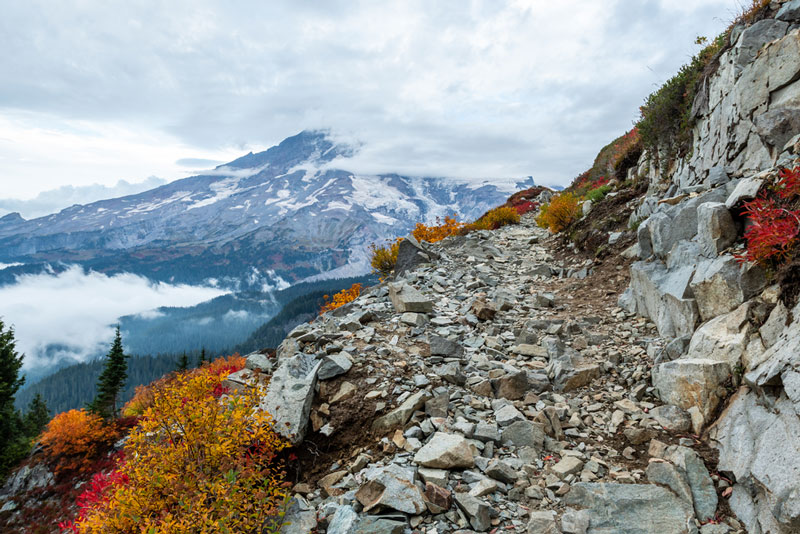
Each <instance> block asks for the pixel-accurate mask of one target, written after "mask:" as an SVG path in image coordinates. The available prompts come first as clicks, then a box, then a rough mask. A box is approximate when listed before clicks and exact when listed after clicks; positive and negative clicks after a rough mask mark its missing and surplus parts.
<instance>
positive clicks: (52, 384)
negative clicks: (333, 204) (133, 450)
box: [16, 276, 377, 415]
mask: <svg viewBox="0 0 800 534" xmlns="http://www.w3.org/2000/svg"><path fill="white" fill-rule="evenodd" d="M376 282H377V279H376V278H375V277H374V276H360V277H352V278H340V279H333V280H324V281H320V282H312V283H303V284H299V285H297V286H293V287H290V288H288V289H285V290H283V291H278V292H275V293H273V294H272V298H273V299H274V302H275V306H276V307H279V308H281V311H280V312H279V313H278V314H277V315H276V316H275V317H273V318H272V319H270V320H269V321H267V322H266V323H264V324H262V325H261V326H259V327H258V328H256V329H255V331H253V330H252V329H251V330H250V331H249V332H250V335H249V337H247V338H246V339H245V341H243V342H239V343H236V344H229V345H227V347H228V348H223V349H219V348H215V347H219V345H212V346H211V347H203V348H204V349H205V350H206V358H207V359H214V358H216V357H217V356H223V355H229V354H233V353H234V352H238V353H239V354H247V353H249V352H253V351H255V350H259V349H262V348H275V347H277V346H278V345H279V344H280V343H281V341H283V339H284V338H285V337H286V334H287V333H289V331H291V330H292V328H294V327H295V326H297V325H298V324H300V323H303V322H306V321H310V320H311V319H313V318H314V317H315V316H316V315H317V313H318V312H319V309H320V307H321V306H322V303H323V302H324V298H323V297H324V295H326V294H327V295H331V294H333V293H336V292H338V291H340V290H341V289H344V288H348V287H350V286H351V285H353V284H355V283H361V284H364V285H371V284H374V283H376ZM228 297H230V296H227V295H226V296H223V297H219V298H218V299H213V300H212V301H209V302H207V303H203V304H200V305H198V306H194V307H192V308H188V309H181V308H164V309H162V311H164V312H165V316H164V318H166V317H171V322H172V323H173V324H174V325H181V324H182V323H181V321H180V318H183V319H189V320H191V319H192V318H194V317H197V316H198V315H202V316H205V317H208V316H212V315H216V316H217V317H219V316H221V315H224V313H225V312H224V311H223V310H224V304H225V303H227V304H229V305H230V304H231V301H230V300H229V299H228ZM259 297H261V298H263V295H256V294H252V293H249V294H242V295H237V296H236V299H237V302H238V303H239V304H241V303H242V302H244V301H247V300H249V299H252V300H253V301H257V300H260V299H259ZM254 308H255V306H254ZM240 309H241V308H240ZM193 310H194V311H193ZM173 312H174V314H173ZM195 312H196V313H195ZM159 319H161V318H159ZM131 321H132V322H131V323H127V322H125V321H123V330H125V329H126V328H128V327H129V326H130V325H132V324H135V323H136V322H138V321H133V320H132V319H131ZM142 326H146V325H142V324H140V325H139V327H140V328H141V327H142ZM167 327H168V324H167V323H166V322H161V321H156V323H154V324H151V325H150V329H149V330H148V331H147V335H153V336H157V335H168V334H169V332H166V331H161V330H160V329H161V328H167ZM206 330H211V331H212V332H213V330H214V329H212V328H209V325H206ZM192 331H195V329H194V327H193V328H191V329H189V330H181V332H182V335H191V333H190V332H192ZM244 335H247V334H246V333H245V334H244ZM139 336H141V337H139ZM144 336H145V333H144V332H137V334H135V335H134V337H135V339H141V338H142V337H144ZM168 337H169V336H168ZM170 339H173V340H176V339H179V336H175V335H173V336H172V337H171V338H170ZM203 339H206V338H205V337H203ZM240 339H241V338H240ZM110 341H111V340H109V342H110ZM122 341H123V345H124V347H125V349H126V352H128V351H127V349H128V346H129V345H128V344H127V341H126V339H125V338H123V340H122ZM171 346H173V345H171ZM196 346H197V340H196V339H192V338H186V344H185V345H184V347H196ZM176 348H179V347H176ZM183 352H184V350H170V351H163V352H159V353H158V354H156V355H155V356H151V355H142V356H132V357H131V358H130V359H129V360H128V382H127V386H126V388H125V390H124V391H123V393H122V399H123V402H127V401H128V400H129V399H130V398H131V397H132V396H133V393H134V390H135V388H136V386H138V385H141V384H149V383H150V382H152V381H153V380H156V379H158V378H160V377H162V376H163V375H165V374H167V373H169V372H171V371H174V370H175V369H176V368H177V367H178V360H179V359H180V357H181V355H182V354H183ZM185 352H186V354H187V355H188V357H189V366H190V367H196V366H197V365H198V362H199V359H200V353H201V349H200V348H193V349H191V350H186V351H185ZM102 370H103V361H102V360H93V361H90V362H86V363H79V364H73V365H70V366H68V367H64V368H62V369H60V370H58V371H56V372H55V373H53V374H52V375H50V376H47V377H45V378H43V379H41V380H40V381H38V382H36V383H34V384H32V385H29V386H28V387H25V388H24V389H22V390H20V391H19V392H18V393H17V395H16V405H17V406H18V407H19V408H20V409H21V410H24V409H25V408H26V407H27V406H28V405H29V404H30V401H31V400H32V399H33V397H34V396H35V395H36V394H37V393H41V395H42V397H43V398H44V400H45V402H46V403H47V407H48V409H49V410H50V413H51V415H54V414H56V413H59V412H63V411H66V410H70V409H73V408H80V407H83V406H85V405H86V404H87V403H89V402H90V401H91V400H92V399H93V398H94V396H95V385H96V383H97V377H98V376H99V375H100V373H101V372H102Z"/></svg>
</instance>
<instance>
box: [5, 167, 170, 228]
mask: <svg viewBox="0 0 800 534" xmlns="http://www.w3.org/2000/svg"><path fill="white" fill-rule="evenodd" d="M165 183H167V181H166V180H164V179H162V178H158V177H157V176H150V177H149V178H147V179H146V180H144V181H141V182H136V183H130V182H127V181H125V180H119V181H118V182H117V183H116V184H114V185H111V186H107V185H102V184H93V185H85V186H78V187H75V186H72V185H65V186H62V187H59V188H57V189H52V190H49V191H43V192H41V193H39V194H38V195H36V197H34V198H32V199H28V200H19V199H15V198H0V216H2V215H5V214H7V213H11V212H15V211H16V212H19V213H20V214H21V215H22V216H23V217H24V218H26V219H32V218H35V217H43V216H45V215H49V214H51V213H56V212H58V211H61V210H62V209H64V208H68V207H70V206H73V205H75V204H89V203H90V202H95V201H97V200H104V199H107V198H116V197H123V196H126V195H135V194H136V193H141V192H142V191H148V190H150V189H153V188H155V187H158V186H160V185H164V184H165Z"/></svg>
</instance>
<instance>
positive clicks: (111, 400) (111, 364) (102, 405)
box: [89, 326, 128, 419]
mask: <svg viewBox="0 0 800 534" xmlns="http://www.w3.org/2000/svg"><path fill="white" fill-rule="evenodd" d="M127 358H128V356H127V355H126V354H125V352H124V351H123V349H122V336H121V335H120V332H119V326H117V333H116V335H115V336H114V342H113V343H112V344H111V350H110V351H109V352H108V355H107V356H106V361H105V366H104V367H103V372H102V373H100V376H99V377H98V379H97V396H96V397H95V398H94V400H93V401H92V403H91V404H90V405H89V409H90V410H91V411H93V412H95V413H96V414H98V415H100V416H101V417H103V418H104V419H111V418H113V417H117V415H118V411H117V401H118V397H119V393H120V391H122V389H123V388H124V387H125V380H126V379H127V378H128V362H127Z"/></svg>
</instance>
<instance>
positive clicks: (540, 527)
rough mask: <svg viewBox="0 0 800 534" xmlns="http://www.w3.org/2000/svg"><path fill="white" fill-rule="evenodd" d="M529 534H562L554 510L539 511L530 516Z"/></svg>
mask: <svg viewBox="0 0 800 534" xmlns="http://www.w3.org/2000/svg"><path fill="white" fill-rule="evenodd" d="M529 516H530V521H528V534H561V531H560V530H559V529H558V526H557V525H556V513H555V512H554V511H553V510H537V511H534V512H531V513H530V514H529Z"/></svg>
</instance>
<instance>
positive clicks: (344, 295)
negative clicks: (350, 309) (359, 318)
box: [319, 284, 361, 313]
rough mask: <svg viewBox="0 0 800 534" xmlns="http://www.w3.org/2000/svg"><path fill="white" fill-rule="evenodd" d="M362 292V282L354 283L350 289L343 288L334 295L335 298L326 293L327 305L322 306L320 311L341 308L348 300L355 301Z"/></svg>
mask: <svg viewBox="0 0 800 534" xmlns="http://www.w3.org/2000/svg"><path fill="white" fill-rule="evenodd" d="M360 294H361V284H353V285H352V286H350V289H342V290H341V291H339V292H338V293H336V294H335V295H334V296H333V300H331V299H330V297H329V296H328V295H325V297H324V298H325V305H324V306H322V309H321V310H320V311H319V312H320V313H325V312H329V311H331V310H335V309H336V308H341V307H342V306H344V305H345V304H347V303H348V302H353V301H354V300H356V299H357V298H358V296H359V295H360Z"/></svg>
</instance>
